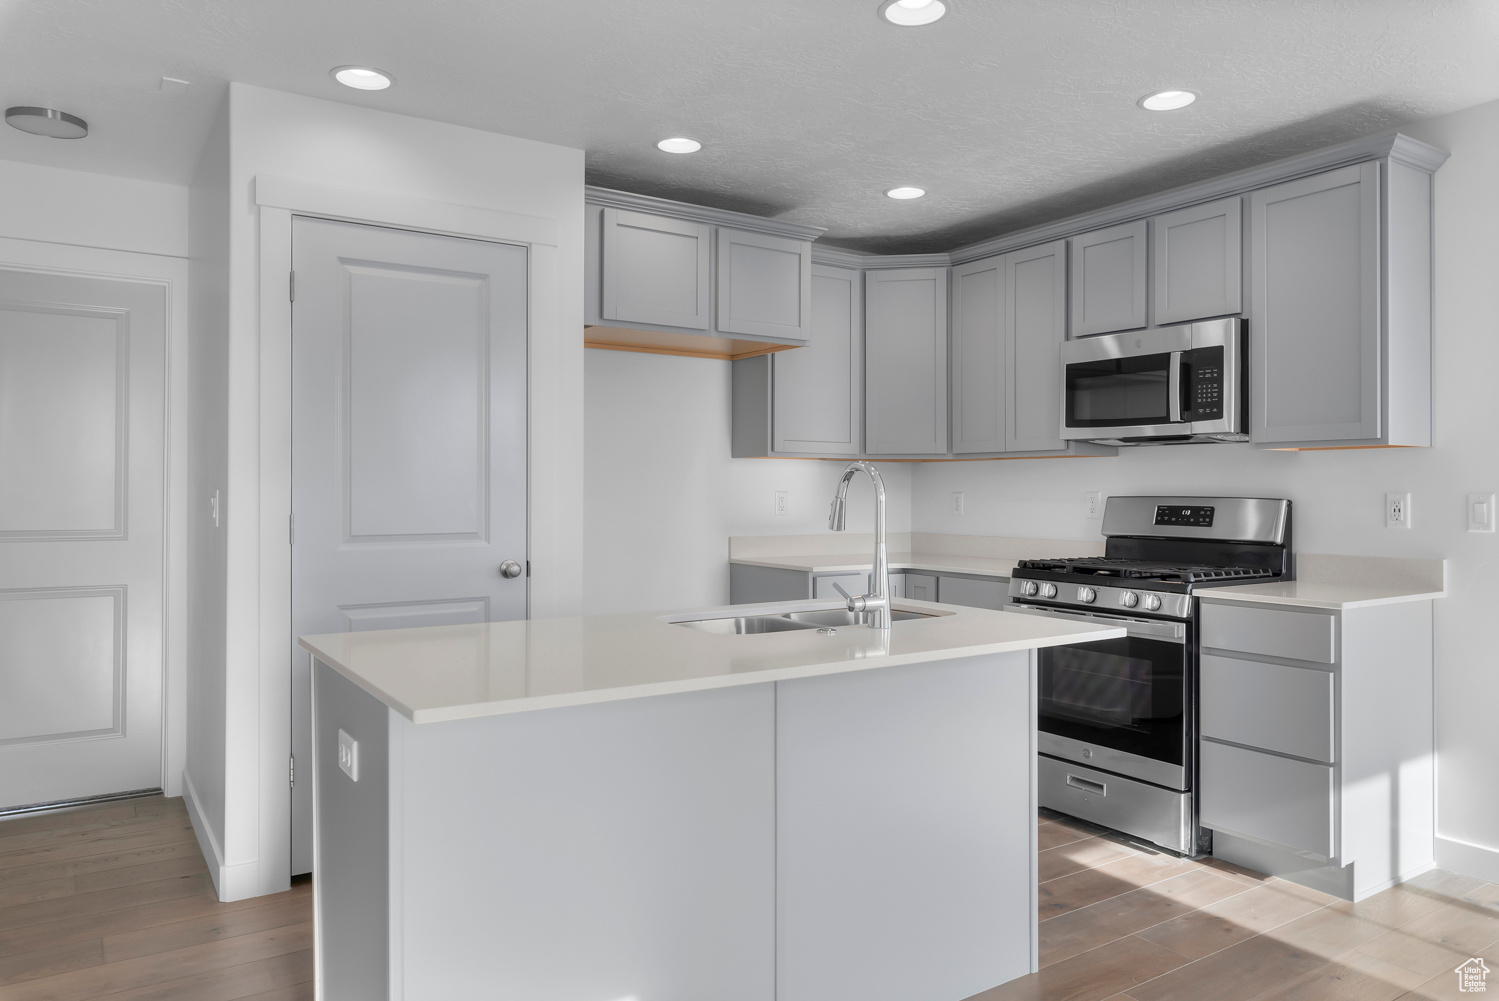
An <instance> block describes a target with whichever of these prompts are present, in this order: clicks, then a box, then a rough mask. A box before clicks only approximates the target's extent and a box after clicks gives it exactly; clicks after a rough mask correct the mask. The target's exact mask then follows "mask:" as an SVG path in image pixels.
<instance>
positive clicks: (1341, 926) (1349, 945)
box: [1265, 906, 1410, 990]
mask: <svg viewBox="0 0 1499 1001" xmlns="http://www.w3.org/2000/svg"><path fill="white" fill-rule="evenodd" d="M1388 931H1389V929H1388V928H1386V927H1385V926H1384V925H1382V924H1380V923H1379V922H1377V921H1371V920H1369V919H1368V918H1365V917H1362V916H1360V915H1358V914H1354V913H1350V912H1349V911H1347V910H1344V909H1342V908H1338V907H1332V906H1329V907H1320V908H1318V909H1317V910H1315V911H1312V912H1311V913H1310V914H1307V915H1305V916H1303V917H1299V918H1296V919H1294V920H1291V921H1287V922H1286V923H1285V924H1283V925H1280V926H1278V927H1276V928H1273V929H1271V930H1270V931H1267V932H1265V934H1266V935H1267V936H1269V937H1271V938H1274V939H1278V940H1279V941H1281V942H1285V943H1287V944H1288V945H1294V946H1297V947H1298V948H1301V949H1304V950H1306V951H1308V952H1314V953H1316V954H1317V955H1319V956H1321V957H1322V958H1323V959H1328V960H1331V959H1336V958H1338V957H1339V956H1342V955H1343V954H1345V953H1348V952H1351V951H1352V950H1354V949H1357V948H1358V947H1359V946H1361V945H1367V944H1368V943H1370V942H1372V941H1374V940H1375V939H1377V938H1379V937H1380V936H1382V935H1384V934H1386V933H1387V932H1388ZM1406 989H1407V990H1409V989H1410V988H1409V987H1407V988H1406Z"/></svg>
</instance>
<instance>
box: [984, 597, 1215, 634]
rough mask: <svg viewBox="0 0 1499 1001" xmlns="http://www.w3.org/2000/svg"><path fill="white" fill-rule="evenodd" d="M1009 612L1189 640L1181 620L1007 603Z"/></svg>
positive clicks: (1006, 607)
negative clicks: (1111, 626)
mask: <svg viewBox="0 0 1499 1001" xmlns="http://www.w3.org/2000/svg"><path fill="white" fill-rule="evenodd" d="M1004 610H1005V611H1007V612H1019V613H1021V614H1022V615H1040V616H1043V617H1044V618H1049V619H1090V620H1092V621H1094V622H1108V623H1112V624H1114V625H1117V626H1120V627H1122V628H1123V629H1124V630H1125V631H1127V632H1128V633H1129V634H1130V635H1131V636H1147V637H1149V638H1151V639H1157V640H1165V641H1166V642H1168V643H1182V644H1185V643H1186V642H1187V627H1186V626H1185V625H1184V624H1182V623H1180V622H1155V621H1152V620H1149V619H1132V618H1130V617H1128V616H1126V615H1100V614H1098V613H1096V612H1074V611H1071V610H1068V609H1063V608H1037V607H1036V606H1034V605H1006V606H1004Z"/></svg>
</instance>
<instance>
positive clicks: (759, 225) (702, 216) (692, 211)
mask: <svg viewBox="0 0 1499 1001" xmlns="http://www.w3.org/2000/svg"><path fill="white" fill-rule="evenodd" d="M583 200H584V202H586V203H587V204H589V205H603V206H606V207H608V208H612V209H625V210H626V211H628V212H649V213H650V214H651V215H659V216H667V217H669V218H672V219H687V220H690V221H692V222H702V223H707V224H709V225H711V226H731V227H733V228H734V229H742V230H748V231H749V232H751V233H764V234H765V235H767V236H784V237H788V238H790V239H792V240H815V239H817V238H818V237H819V236H821V235H822V234H824V233H826V232H827V229H826V228H824V227H822V226H804V225H802V224H801V223H795V222H781V221H780V220H777V219H767V218H765V217H764V216H757V215H749V214H747V213H744V212H730V211H729V210H728V209H714V208H709V207H708V206H706V205H689V204H688V203H687V202H674V201H672V200H671V199H669V198H656V197H654V196H652V195H637V194H634V193H632V192H629V191H615V190H614V189H613V188H596V187H594V186H593V185H591V184H590V185H585V186H584V188H583Z"/></svg>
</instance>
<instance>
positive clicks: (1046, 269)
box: [1004, 240, 1067, 452]
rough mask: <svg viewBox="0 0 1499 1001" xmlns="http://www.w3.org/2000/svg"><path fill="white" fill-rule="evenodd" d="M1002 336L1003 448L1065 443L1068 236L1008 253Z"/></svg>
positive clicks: (1035, 449) (1038, 447)
mask: <svg viewBox="0 0 1499 1001" xmlns="http://www.w3.org/2000/svg"><path fill="white" fill-rule="evenodd" d="M1004 273H1005V296H1004V300H1005V304H1004V340H1005V345H1006V348H1007V351H1008V354H1009V360H1008V365H1007V368H1008V369H1009V383H1008V391H1007V393H1006V394H1005V402H1006V409H1007V415H1006V420H1005V441H1004V451H1006V452H1039V451H1051V450H1056V449H1062V448H1066V447H1067V443H1066V442H1064V441H1063V440H1062V439H1061V438H1059V437H1058V433H1059V432H1060V431H1061V425H1062V362H1061V351H1060V349H1061V344H1062V341H1064V340H1065V339H1066V337H1067V241H1066V240H1057V241H1055V242H1053V243H1048V244H1044V245H1042V246H1040V247H1031V248H1030V249H1029V250H1017V251H1014V252H1013V253H1009V254H1006V255H1005V268H1004Z"/></svg>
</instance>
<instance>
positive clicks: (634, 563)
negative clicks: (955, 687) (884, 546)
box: [583, 349, 917, 615]
mask: <svg viewBox="0 0 1499 1001" xmlns="http://www.w3.org/2000/svg"><path fill="white" fill-rule="evenodd" d="M584 354H585V355H586V360H585V373H586V379H585V386H586V388H587V401H586V405H585V408H584V413H585V415H586V436H585V450H584V482H585V486H586V495H585V503H584V522H583V535H584V550H583V552H584V582H583V608H584V612H585V613H586V614H589V615H598V614H604V613H608V612H632V611H647V610H652V609H668V608H693V607H699V606H703V605H718V604H724V603H726V602H727V601H728V600H729V564H728V559H729V553H728V539H729V536H731V535H811V534H818V533H825V532H827V530H828V525H827V519H828V505H829V504H830V503H831V501H832V499H833V491H834V489H835V488H836V486H837V483H838V477H839V475H841V474H842V472H843V468H844V466H846V465H847V463H846V462H841V461H840V462H831V461H814V460H807V459H732V458H730V457H729V399H730V395H729V373H730V365H731V363H730V362H727V361H713V360H710V359H704V358H681V357H677V356H674V355H656V354H644V353H638V352H629V351H601V350H596V349H590V350H588V351H585V352H584ZM915 465H917V464H915V463H909V462H886V463H881V464H880V474H881V476H882V477H883V478H884V480H885V492H886V503H887V512H886V530H887V531H890V532H908V531H910V530H911V514H910V492H911V470H912V468H913V466H915ZM777 490H785V491H787V499H788V501H789V504H788V510H789V513H788V514H786V515H785V516H776V515H775V514H774V513H773V510H774V494H775V491H777ZM873 497H874V494H873V491H872V489H871V487H870V485H869V478H868V477H865V476H860V477H858V478H857V479H856V480H854V482H853V484H852V485H851V486H850V487H849V501H848V530H849V531H850V532H870V531H873V530H874V499H873Z"/></svg>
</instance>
